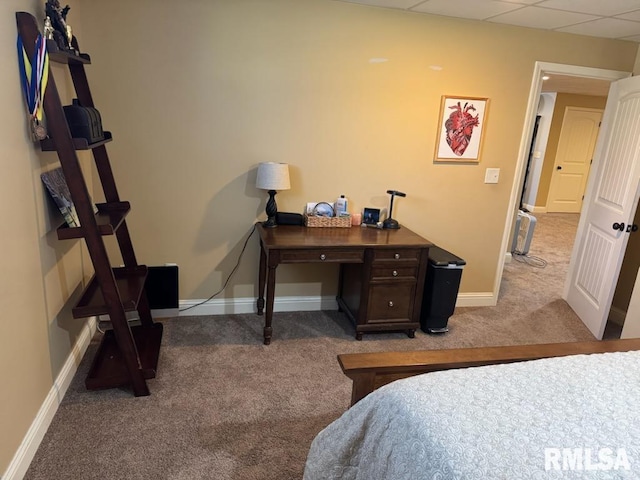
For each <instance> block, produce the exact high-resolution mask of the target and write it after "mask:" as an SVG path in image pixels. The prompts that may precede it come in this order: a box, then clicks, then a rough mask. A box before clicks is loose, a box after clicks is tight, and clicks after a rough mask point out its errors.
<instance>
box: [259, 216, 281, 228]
mask: <svg viewBox="0 0 640 480" xmlns="http://www.w3.org/2000/svg"><path fill="white" fill-rule="evenodd" d="M262 226H263V227H265V228H275V227H277V226H278V224H277V223H276V217H270V218H268V219H267V220H265V221H264V222H262Z"/></svg>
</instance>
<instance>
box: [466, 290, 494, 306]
mask: <svg viewBox="0 0 640 480" xmlns="http://www.w3.org/2000/svg"><path fill="white" fill-rule="evenodd" d="M497 304H498V297H497V296H495V295H494V294H493V293H492V292H473V293H459V294H458V299H457V300H456V307H495V306H496V305H497Z"/></svg>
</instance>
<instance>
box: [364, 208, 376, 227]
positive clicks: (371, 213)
mask: <svg viewBox="0 0 640 480" xmlns="http://www.w3.org/2000/svg"><path fill="white" fill-rule="evenodd" d="M378 222H380V209H379V208H369V207H366V208H365V209H364V210H363V212H362V223H364V224H365V225H377V224H378Z"/></svg>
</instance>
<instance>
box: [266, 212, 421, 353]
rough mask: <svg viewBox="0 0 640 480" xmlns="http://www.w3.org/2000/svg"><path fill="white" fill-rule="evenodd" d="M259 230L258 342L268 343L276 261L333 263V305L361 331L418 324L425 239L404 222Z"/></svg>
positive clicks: (413, 327)
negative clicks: (385, 226) (336, 271)
mask: <svg viewBox="0 0 640 480" xmlns="http://www.w3.org/2000/svg"><path fill="white" fill-rule="evenodd" d="M257 230H258V234H259V235H260V271H259V277H258V301H257V307H258V315H262V314H263V311H264V310H265V300H264V292H265V284H266V291H267V302H266V314H265V326H264V344H265V345H269V343H271V336H272V333H273V329H272V327H271V321H272V319H273V301H274V292H275V286H276V268H277V267H278V265H280V264H281V263H339V264H340V279H339V284H338V295H337V297H336V299H337V301H338V306H339V309H340V310H341V311H343V312H345V313H346V314H347V316H348V317H349V318H350V319H351V320H352V321H353V322H354V324H355V327H356V339H358V340H361V339H362V334H363V333H365V332H389V331H403V330H404V331H406V332H407V334H408V335H409V337H413V336H414V334H415V331H416V329H417V328H419V327H420V307H421V305H422V292H423V289H424V281H425V275H426V271H427V262H428V253H429V247H430V246H431V245H432V243H431V242H429V241H428V240H425V239H424V238H422V237H421V236H419V235H417V234H415V233H413V232H412V231H411V230H409V229H408V228H405V227H401V228H400V229H398V230H379V229H377V228H363V227H351V228H309V227H300V226H291V225H280V226H278V227H275V228H265V227H263V226H262V224H261V223H259V224H257Z"/></svg>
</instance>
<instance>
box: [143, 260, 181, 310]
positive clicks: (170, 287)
mask: <svg viewBox="0 0 640 480" xmlns="http://www.w3.org/2000/svg"><path fill="white" fill-rule="evenodd" d="M147 269H148V274H147V280H146V283H145V284H144V286H145V291H146V293H147V299H148V300H149V307H150V308H151V309H153V310H161V309H165V308H178V266H177V265H165V266H158V267H147Z"/></svg>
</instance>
